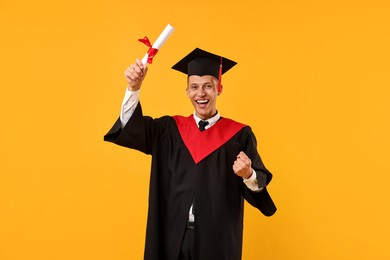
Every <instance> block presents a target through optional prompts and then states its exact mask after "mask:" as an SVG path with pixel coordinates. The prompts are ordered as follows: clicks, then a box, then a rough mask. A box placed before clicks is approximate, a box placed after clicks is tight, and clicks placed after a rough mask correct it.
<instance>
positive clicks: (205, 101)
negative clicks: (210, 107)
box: [195, 99, 209, 105]
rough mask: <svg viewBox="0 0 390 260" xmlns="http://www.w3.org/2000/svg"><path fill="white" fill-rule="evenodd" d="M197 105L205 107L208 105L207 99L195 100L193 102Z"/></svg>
mask: <svg viewBox="0 0 390 260" xmlns="http://www.w3.org/2000/svg"><path fill="white" fill-rule="evenodd" d="M195 102H196V103H197V104H198V105H206V104H208V103H209V100H208V99H201V100H196V101H195Z"/></svg>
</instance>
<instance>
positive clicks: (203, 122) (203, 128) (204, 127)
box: [198, 120, 209, 132]
mask: <svg viewBox="0 0 390 260" xmlns="http://www.w3.org/2000/svg"><path fill="white" fill-rule="evenodd" d="M198 124H199V130H200V131H201V132H202V131H204V130H205V129H206V125H208V124H209V122H208V121H203V120H201V121H199V123H198Z"/></svg>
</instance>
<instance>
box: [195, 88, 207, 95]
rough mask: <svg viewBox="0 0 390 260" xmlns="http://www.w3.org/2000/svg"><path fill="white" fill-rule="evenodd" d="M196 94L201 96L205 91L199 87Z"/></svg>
mask: <svg viewBox="0 0 390 260" xmlns="http://www.w3.org/2000/svg"><path fill="white" fill-rule="evenodd" d="M197 94H198V96H200V97H203V96H204V95H206V91H204V89H203V88H199V89H198V93H197Z"/></svg>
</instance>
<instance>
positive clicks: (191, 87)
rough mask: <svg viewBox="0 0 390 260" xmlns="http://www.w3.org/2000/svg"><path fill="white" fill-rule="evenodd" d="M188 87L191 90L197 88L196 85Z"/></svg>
mask: <svg viewBox="0 0 390 260" xmlns="http://www.w3.org/2000/svg"><path fill="white" fill-rule="evenodd" d="M190 89H191V90H197V89H198V85H191V86H190Z"/></svg>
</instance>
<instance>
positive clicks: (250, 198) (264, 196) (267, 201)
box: [243, 127, 276, 216]
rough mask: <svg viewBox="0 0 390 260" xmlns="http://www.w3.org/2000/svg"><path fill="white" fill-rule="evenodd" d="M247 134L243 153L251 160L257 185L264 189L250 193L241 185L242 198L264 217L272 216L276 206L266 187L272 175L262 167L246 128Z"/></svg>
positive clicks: (252, 139)
mask: <svg viewBox="0 0 390 260" xmlns="http://www.w3.org/2000/svg"><path fill="white" fill-rule="evenodd" d="M248 130H249V131H248V134H247V135H244V136H245V138H244V140H243V141H244V149H243V150H244V152H245V154H246V155H247V156H248V157H249V158H250V159H251V160H252V168H253V169H254V170H255V171H256V173H257V179H258V182H259V184H260V183H264V176H265V187H264V188H263V189H262V190H261V191H259V192H253V191H251V190H250V189H249V188H248V187H246V185H245V184H244V185H243V187H244V188H243V196H244V198H245V200H246V201H247V202H248V203H249V204H251V205H252V206H254V207H256V208H258V209H259V210H260V211H261V212H262V213H263V214H264V215H265V216H272V215H273V214H274V213H275V212H276V206H275V204H274V202H273V201H272V199H271V196H270V195H269V193H268V191H267V185H268V184H269V183H270V181H271V179H272V174H271V172H270V171H268V170H267V168H266V167H265V166H264V163H263V161H262V160H261V157H260V155H259V153H258V151H257V141H256V137H255V135H254V134H253V132H252V130H251V129H250V128H249V127H248Z"/></svg>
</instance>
